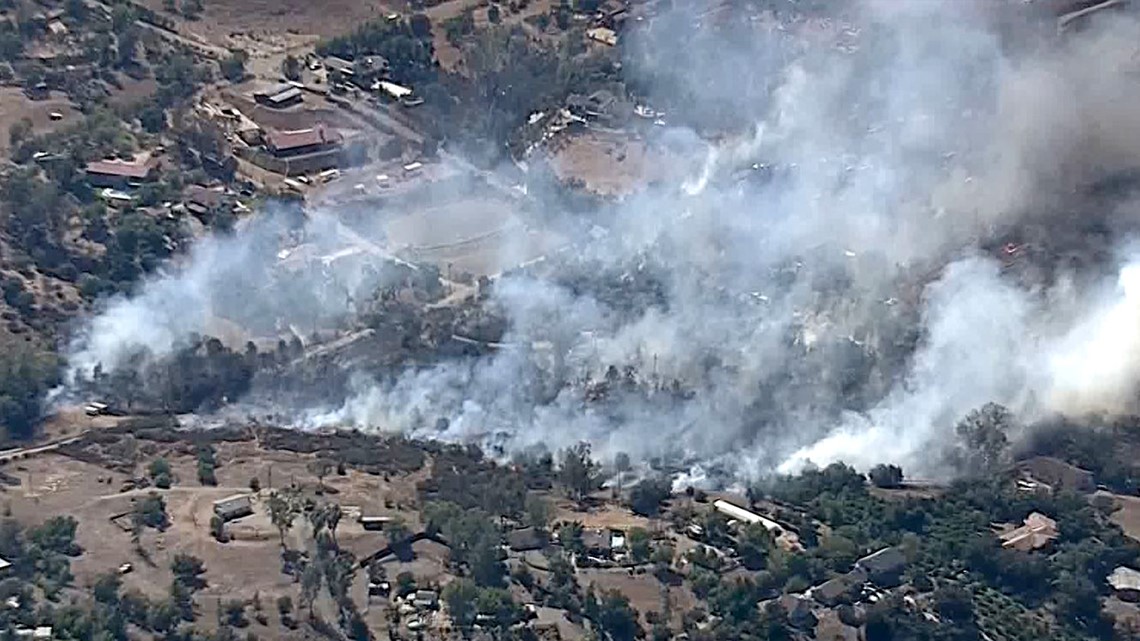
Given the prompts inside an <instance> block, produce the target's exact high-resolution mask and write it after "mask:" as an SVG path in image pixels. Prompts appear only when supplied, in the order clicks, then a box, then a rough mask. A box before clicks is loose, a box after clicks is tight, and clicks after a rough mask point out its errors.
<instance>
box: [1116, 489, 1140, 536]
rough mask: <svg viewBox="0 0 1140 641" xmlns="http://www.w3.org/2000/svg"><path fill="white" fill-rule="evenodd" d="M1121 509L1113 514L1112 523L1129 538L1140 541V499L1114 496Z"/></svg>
mask: <svg viewBox="0 0 1140 641" xmlns="http://www.w3.org/2000/svg"><path fill="white" fill-rule="evenodd" d="M1112 498H1114V499H1115V500H1116V504H1117V505H1119V506H1120V509H1119V510H1117V511H1116V512H1114V513H1113V514H1112V522H1113V523H1116V524H1117V525H1119V526H1120V528H1121V529H1122V530H1124V533H1125V534H1127V535H1128V536H1130V537H1132V538H1134V539H1136V540H1137V541H1140V497H1137V496H1124V495H1122V494H1113V495H1112Z"/></svg>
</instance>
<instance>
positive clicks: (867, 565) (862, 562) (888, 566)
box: [855, 547, 907, 584]
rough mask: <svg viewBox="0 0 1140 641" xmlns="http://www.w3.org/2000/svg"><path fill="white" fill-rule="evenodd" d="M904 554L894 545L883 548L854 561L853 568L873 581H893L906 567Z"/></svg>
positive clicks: (882, 582) (881, 582)
mask: <svg viewBox="0 0 1140 641" xmlns="http://www.w3.org/2000/svg"><path fill="white" fill-rule="evenodd" d="M906 564H907V560H906V554H904V553H903V551H902V550H901V549H899V548H896V547H889V548H883V549H881V550H879V551H878V552H875V553H873V554H868V555H867V556H865V557H863V558H861V559H859V560H858V561H856V562H855V569H857V570H860V571H862V572H863V573H864V574H866V575H867V577H868V578H869V579H871V580H872V581H874V582H875V583H880V584H885V583H893V582H895V581H897V580H898V579H899V577H900V576H901V575H902V572H903V570H905V569H906Z"/></svg>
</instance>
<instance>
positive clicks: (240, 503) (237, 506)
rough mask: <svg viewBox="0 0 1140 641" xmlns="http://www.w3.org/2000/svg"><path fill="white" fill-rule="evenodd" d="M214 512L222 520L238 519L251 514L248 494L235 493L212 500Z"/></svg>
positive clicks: (251, 507) (251, 504)
mask: <svg viewBox="0 0 1140 641" xmlns="http://www.w3.org/2000/svg"><path fill="white" fill-rule="evenodd" d="M214 514H216V515H218V517H220V518H221V519H222V520H223V521H232V520H234V519H240V518H241V517H243V516H249V515H250V514H253V502H252V501H251V500H250V498H249V495H248V494H237V495H235V496H231V497H228V498H224V499H222V500H220V501H214Z"/></svg>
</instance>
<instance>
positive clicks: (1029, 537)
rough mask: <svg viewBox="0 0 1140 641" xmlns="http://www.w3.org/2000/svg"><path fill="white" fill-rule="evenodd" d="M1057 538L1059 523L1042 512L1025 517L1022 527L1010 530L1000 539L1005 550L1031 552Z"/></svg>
mask: <svg viewBox="0 0 1140 641" xmlns="http://www.w3.org/2000/svg"><path fill="white" fill-rule="evenodd" d="M1057 536H1058V531H1057V522H1056V521H1054V520H1053V519H1051V518H1049V517H1047V516H1045V515H1044V514H1041V513H1040V512H1034V513H1032V514H1030V515H1029V516H1027V517H1025V522H1024V524H1023V525H1022V526H1021V527H1019V528H1016V529H1014V530H1010V531H1009V532H1006V533H1005V534H1002V535H1000V536H999V537H998V538H1000V539H1001V545H1002V547H1004V548H1011V549H1014V550H1021V551H1023V552H1029V551H1031V550H1039V549H1041V548H1043V547H1045V546H1047V545H1049V544H1050V543H1051V542H1052V541H1053V540H1054V539H1056V538H1057Z"/></svg>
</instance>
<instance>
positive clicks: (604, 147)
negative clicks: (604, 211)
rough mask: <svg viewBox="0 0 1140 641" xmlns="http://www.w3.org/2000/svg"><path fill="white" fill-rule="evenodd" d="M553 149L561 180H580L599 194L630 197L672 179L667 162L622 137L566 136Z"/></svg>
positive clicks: (595, 133) (591, 133)
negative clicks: (640, 188)
mask: <svg viewBox="0 0 1140 641" xmlns="http://www.w3.org/2000/svg"><path fill="white" fill-rule="evenodd" d="M552 147H553V148H552V149H551V150H550V154H551V164H552V165H553V167H554V171H555V173H556V174H557V175H558V177H559V178H560V179H562V180H570V179H577V180H581V181H583V182H584V183H585V184H586V188H587V189H589V190H591V191H593V192H596V193H598V194H603V195H611V196H616V195H621V194H628V193H631V192H633V191H636V190H637V189H638V188H639V187H642V186H645V185H647V184H649V183H651V182H653V181H656V180H668V179H670V173H669V172H668V167H670V166H672V163H670V162H668V158H666V157H661V154H659V153H657V152H655V151H653V150H651V149H649V148H648V147H647V146H646V144H645V142H643V141H641V140H638V139H634V138H630V137H629V136H626V135H623V134H611V133H605V132H598V131H589V132H586V133H582V134H576V135H567V136H562V137H559V138H557V139H555V141H554V143H552Z"/></svg>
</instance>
